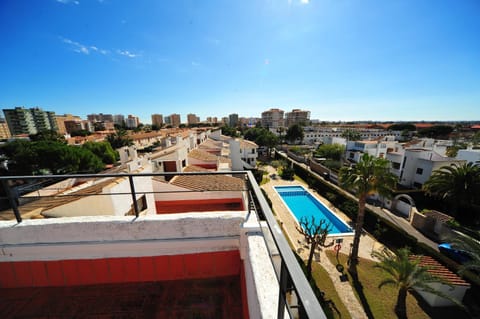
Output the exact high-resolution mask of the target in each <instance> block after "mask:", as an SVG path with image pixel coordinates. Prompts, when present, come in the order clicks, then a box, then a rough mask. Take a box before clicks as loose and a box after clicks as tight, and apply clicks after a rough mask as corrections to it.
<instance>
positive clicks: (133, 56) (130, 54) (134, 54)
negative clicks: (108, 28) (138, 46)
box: [117, 50, 140, 58]
mask: <svg viewBox="0 0 480 319" xmlns="http://www.w3.org/2000/svg"><path fill="white" fill-rule="evenodd" d="M117 53H118V54H120V55H123V56H126V57H129V58H137V57H139V56H140V54H137V53H133V52H130V51H128V50H117Z"/></svg>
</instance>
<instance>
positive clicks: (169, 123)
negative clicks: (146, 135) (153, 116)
mask: <svg viewBox="0 0 480 319" xmlns="http://www.w3.org/2000/svg"><path fill="white" fill-rule="evenodd" d="M163 120H164V121H165V124H166V125H170V126H171V125H172V119H171V118H170V116H165V117H164V118H163Z"/></svg>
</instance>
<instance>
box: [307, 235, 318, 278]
mask: <svg viewBox="0 0 480 319" xmlns="http://www.w3.org/2000/svg"><path fill="white" fill-rule="evenodd" d="M315 248H317V243H316V241H315V240H312V241H311V243H310V254H309V255H308V262H307V278H308V279H310V278H312V261H313V254H314V253H315Z"/></svg>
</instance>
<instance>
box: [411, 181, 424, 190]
mask: <svg viewBox="0 0 480 319" xmlns="http://www.w3.org/2000/svg"><path fill="white" fill-rule="evenodd" d="M413 187H415V188H417V189H421V188H422V184H420V183H417V182H414V183H413Z"/></svg>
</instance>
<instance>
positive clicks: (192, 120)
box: [187, 113, 200, 125]
mask: <svg viewBox="0 0 480 319" xmlns="http://www.w3.org/2000/svg"><path fill="white" fill-rule="evenodd" d="M198 122H200V121H199V119H198V116H196V115H195V114H192V113H190V114H187V124H188V125H192V124H197V123H198Z"/></svg>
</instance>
